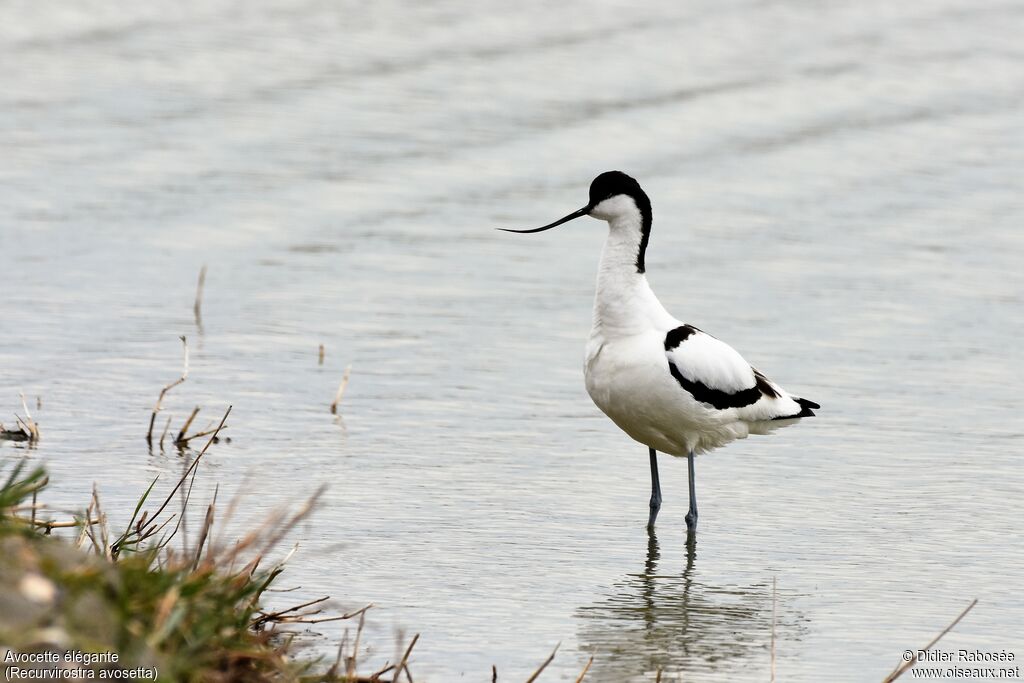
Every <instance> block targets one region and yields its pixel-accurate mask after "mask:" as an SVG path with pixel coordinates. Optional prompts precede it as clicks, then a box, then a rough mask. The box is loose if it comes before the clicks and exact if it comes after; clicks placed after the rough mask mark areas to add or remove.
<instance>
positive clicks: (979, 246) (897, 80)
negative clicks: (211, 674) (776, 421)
mask: <svg viewBox="0 0 1024 683" xmlns="http://www.w3.org/2000/svg"><path fill="white" fill-rule="evenodd" d="M4 14H5V16H6V17H7V19H6V20H5V21H3V22H0V60H2V62H3V64H4V65H5V69H4V72H5V78H4V88H3V90H2V91H0V149H2V150H3V153H2V155H0V178H2V182H0V237H2V241H0V272H2V273H3V281H4V288H3V295H2V296H0V321H2V323H0V325H2V330H3V334H2V335H0V413H2V414H5V415H8V414H10V413H11V412H13V411H14V410H19V411H20V405H19V402H18V399H17V393H18V391H19V390H24V391H25V392H26V393H27V394H28V395H29V396H30V397H31V396H40V397H41V399H42V407H41V408H40V409H38V410H36V411H35V413H36V417H37V418H38V420H39V422H40V423H41V425H42V430H43V439H42V442H41V443H40V444H39V446H38V448H36V449H35V450H32V451H26V450H25V449H24V448H22V447H19V446H16V445H14V444H11V443H9V442H3V443H0V456H2V457H3V459H4V460H5V461H10V460H12V459H15V458H18V457H21V456H23V455H26V454H28V455H29V457H31V458H32V459H33V460H35V461H39V462H43V463H45V464H46V465H47V467H48V468H49V470H50V473H51V479H52V482H53V484H52V488H51V491H50V492H49V494H48V501H49V502H50V503H52V504H54V505H57V506H65V507H80V506H82V505H84V504H85V502H86V500H87V497H88V492H89V489H90V486H91V483H92V482H93V481H94V480H98V481H99V482H100V486H101V493H102V496H103V500H104V503H105V505H106V507H107V508H108V509H109V510H111V513H112V515H114V516H116V515H117V514H118V511H125V510H130V507H131V506H132V505H133V504H134V502H135V500H136V499H137V497H138V495H139V494H140V493H141V492H142V491H143V490H144V489H145V486H146V485H147V484H148V482H149V481H150V480H151V478H152V477H153V476H155V475H156V474H163V475H164V478H165V479H170V478H171V477H173V476H174V474H175V473H176V472H179V471H180V469H181V466H182V462H181V458H180V457H179V456H178V455H177V454H174V453H166V454H162V453H159V452H158V453H156V454H153V455H150V454H148V453H147V449H146V446H145V443H144V441H143V438H142V437H143V435H144V433H145V429H146V426H147V423H148V419H149V410H150V408H151V406H152V403H153V401H154V400H155V398H156V394H157V393H158V391H159V388H160V387H161V386H162V385H164V384H166V383H167V382H169V381H171V380H172V379H174V377H176V375H177V374H178V373H179V372H180V363H181V357H180V353H181V350H180V342H179V341H178V340H177V336H178V335H181V334H185V335H188V338H189V344H190V349H191V366H190V375H189V378H188V380H187V382H186V383H185V384H183V385H181V386H179V387H177V388H175V389H174V390H172V391H171V392H170V394H169V395H168V398H167V400H166V402H165V412H166V414H169V415H171V416H172V420H173V424H174V425H176V426H177V425H180V423H181V421H182V420H183V419H184V417H185V416H186V415H187V414H188V412H189V411H190V410H191V408H192V407H193V406H195V405H201V406H203V412H202V413H201V414H200V415H201V418H203V420H201V422H202V423H203V424H205V422H206V421H209V420H213V419H215V417H219V415H220V413H221V412H222V411H223V410H224V408H225V407H226V406H227V405H228V404H232V405H233V406H234V408H233V411H232V414H231V419H230V421H229V422H230V429H229V433H230V434H231V436H232V442H231V443H230V444H227V443H222V444H219V445H217V446H216V447H214V448H213V449H212V450H211V452H210V453H209V454H208V456H207V457H208V460H207V463H206V465H205V466H204V467H205V472H204V474H203V475H202V477H201V481H203V482H205V485H206V487H207V488H206V489H204V495H205V494H208V493H209V490H208V489H209V487H210V486H212V485H213V484H214V483H216V482H219V483H221V484H222V485H223V487H224V489H226V490H227V491H228V492H234V491H235V490H239V489H240V490H243V491H244V492H245V496H244V498H243V503H242V507H241V510H240V512H239V513H238V519H236V522H237V523H238V525H239V526H241V525H243V524H245V523H247V522H248V521H250V520H251V519H256V518H258V517H259V516H260V515H262V514H263V513H264V512H265V511H266V510H269V509H271V508H274V507H275V506H277V505H280V504H282V503H288V502H292V503H294V502H297V501H299V500H301V499H302V498H303V497H304V496H305V495H307V494H308V493H309V492H310V491H312V490H313V489H314V488H315V487H316V486H317V485H318V484H320V483H328V484H329V489H328V492H327V494H326V497H325V500H324V503H323V505H322V507H321V508H320V509H319V511H318V512H317V513H316V515H315V517H314V518H313V521H312V522H311V523H309V524H307V525H305V526H304V527H303V528H302V529H301V530H300V533H299V534H298V537H299V540H300V550H299V552H298V554H297V555H296V556H295V557H294V558H293V559H292V561H291V563H290V565H289V568H288V571H287V573H286V575H285V576H286V577H287V579H288V581H287V582H286V583H290V584H292V585H299V586H301V587H302V588H301V590H299V591H297V592H295V593H291V594H286V596H283V597H282V599H284V598H285V597H286V598H287V600H288V601H289V602H291V601H292V598H300V597H307V596H308V597H316V596H318V595H323V594H330V595H333V596H335V598H336V599H337V600H338V601H339V602H340V604H341V606H347V607H358V606H361V605H362V604H365V603H368V602H373V603H375V605H376V606H377V607H376V608H375V610H374V611H372V612H371V617H372V618H371V619H370V623H369V632H368V634H367V635H366V636H365V637H364V639H363V643H364V644H365V645H366V648H365V650H366V651H364V652H362V653H361V655H360V657H361V659H362V660H363V661H364V662H366V666H367V668H372V667H373V666H374V665H375V664H380V663H382V662H383V661H384V660H385V659H387V658H389V657H393V656H394V653H393V650H394V630H396V629H401V630H403V631H404V632H405V633H406V634H407V635H408V634H411V633H414V632H418V633H420V634H421V637H420V641H419V644H418V645H417V647H416V650H415V652H414V656H413V660H412V661H413V666H412V670H413V672H414V674H416V676H417V680H421V679H423V680H435V681H440V680H451V679H453V678H456V677H460V676H461V677H464V678H465V680H485V679H486V680H489V675H490V667H491V665H492V664H493V665H496V667H497V669H498V672H499V675H500V679H499V680H519V679H525V678H526V677H527V676H528V675H529V673H530V672H532V671H533V669H534V668H536V666H537V665H538V664H539V663H540V662H542V661H543V660H544V658H545V657H546V656H547V655H548V653H549V652H550V650H551V649H552V648H553V647H554V645H555V644H556V643H558V642H561V647H560V649H559V652H558V655H557V656H556V658H555V660H554V661H553V663H552V664H551V666H550V667H549V669H548V671H547V672H545V674H544V676H543V677H542V679H541V680H575V677H576V675H577V674H578V672H579V671H580V670H581V669H582V667H583V665H584V663H585V662H586V660H587V658H588V657H589V656H590V655H591V654H594V656H595V660H594V666H593V669H592V671H591V673H590V674H589V675H588V680H593V681H634V680H635V681H651V680H653V678H654V672H655V671H656V670H657V669H658V668H663V669H664V670H665V671H666V672H667V674H668V676H667V677H666V678H668V679H670V680H674V679H675V677H678V676H683V677H684V678H685V680H688V681H746V680H750V681H764V680H768V676H769V649H770V638H771V630H772V619H773V617H772V581H773V579H774V580H775V581H776V582H777V605H776V617H775V621H776V638H777V644H776V659H777V671H778V678H779V679H780V680H787V681H821V680H830V681H832V680H834V681H876V680H880V679H881V678H882V677H884V675H885V674H887V673H888V672H889V671H890V670H891V669H892V667H893V666H894V665H896V664H897V663H898V661H899V659H900V654H901V652H902V651H903V650H905V649H907V648H916V647H920V646H922V645H923V644H924V643H925V642H927V641H928V640H929V639H930V638H931V637H932V636H933V635H934V634H935V633H937V632H938V630H939V629H941V627H942V626H944V625H945V624H946V623H948V622H949V621H950V620H951V619H952V617H953V616H955V615H956V614H957V613H958V612H959V611H960V609H962V607H964V606H965V605H966V604H967V603H968V602H969V601H970V600H971V599H972V598H975V597H977V598H979V600H980V603H979V605H978V607H977V608H975V610H974V611H973V612H972V613H971V614H970V615H969V616H968V618H967V619H965V621H964V622H963V623H962V624H961V625H960V626H958V627H957V629H956V631H955V632H954V633H952V634H950V635H949V636H947V638H946V640H944V641H943V643H944V646H945V647H946V649H955V648H957V647H970V648H976V649H982V650H1002V649H1007V650H1011V651H1015V652H1016V654H1017V657H1018V659H1019V658H1020V657H1024V637H1022V636H1021V626H1022V624H1024V597H1022V594H1021V590H1020V589H1021V586H1022V585H1024V549H1022V547H1021V544H1020V542H1019V533H1018V526H1019V523H1018V521H1017V520H1018V519H1019V518H1020V516H1021V500H1022V494H1024V469H1022V468H1021V467H1020V456H1021V447H1022V444H1024V429H1022V428H1021V421H1020V417H1019V416H1020V414H1021V411H1022V410H1024V398H1022V396H1021V393H1020V390H1019V386H1020V382H1021V379H1022V377H1021V373H1020V367H1021V364H1022V362H1024V352H1022V350H1021V347H1020V344H1019V340H1020V339H1021V338H1022V336H1024V316H1022V315H1021V313H1022V309H1021V293H1022V292H1024V276H1022V274H1021V270H1020V266H1021V263H1022V257H1024V233H1022V231H1021V229H1020V226H1021V217H1022V216H1024V199H1022V196H1024V195H1022V192H1021V190H1022V187H1021V181H1020V178H1021V177H1022V174H1024V133H1022V128H1021V126H1020V121H1021V120H1024V119H1022V113H1024V111H1022V110H1024V107H1022V104H1024V102H1022V99H1024V96H1022V93H1024V51H1022V48H1021V46H1020V35H1021V30H1022V29H1024V8H1022V6H1021V5H1020V4H1019V3H1006V4H1001V3H987V4H984V5H979V4H977V3H973V2H967V1H966V0H948V1H941V0H935V1H928V2H918V3H904V4H903V5H893V4H892V3H855V2H845V3H831V4H829V5H828V6H825V7H823V6H819V5H817V4H813V3H802V2H795V1H794V2H781V3H765V2H717V3H711V2H702V3H698V4H696V5H690V6H685V7H676V6H674V5H672V4H670V3H663V6H660V7H658V6H650V7H636V6H634V5H633V4H626V3H619V4H614V3H609V4H605V5H602V6H600V7H594V6H592V5H572V4H569V5H564V4H563V5H562V6H559V7H553V6H551V5H550V4H547V3H539V2H525V3H517V4H516V6H515V7H514V8H509V6H508V5H507V4H504V3H488V4H480V3H475V4H469V3H452V2H449V3H433V4H430V5H429V6H420V5H414V4H413V3H396V2H382V3H375V4H374V5H373V6H372V7H369V6H367V5H365V4H358V5H357V4H355V3H328V2H293V1H280V2H270V1H264V2H258V3H245V4H241V5H239V4H237V3H233V2H225V1H223V0H219V1H215V2H180V3H177V4H176V5H175V6H174V8H171V7H169V6H161V5H159V4H145V3H143V4H140V5H136V6H132V7H125V6H123V5H122V4H120V3H114V2H88V3H76V4H73V5H67V4H53V3H32V2H12V3H7V4H6V5H5V7H4ZM609 168H620V169H622V170H625V171H627V172H630V173H631V174H633V175H635V176H636V177H638V178H639V179H640V181H641V183H642V184H643V185H644V187H645V189H646V190H647V191H648V193H649V194H650V195H651V197H652V200H653V203H654V212H655V222H654V231H653V236H652V242H651V247H650V251H649V252H648V257H647V260H648V270H649V275H650V279H651V282H652V285H653V287H654V289H655V291H656V292H658V294H659V295H660V297H661V298H662V301H663V302H664V303H665V304H666V306H667V308H668V309H669V310H670V311H672V312H673V313H674V314H675V315H676V316H677V317H680V318H682V319H683V320H686V321H688V322H692V323H694V324H697V325H699V326H700V327H702V328H703V329H705V330H707V331H709V332H711V333H712V334H715V335H717V336H720V337H722V338H724V339H726V340H727V341H729V342H730V343H731V344H733V345H734V346H735V347H736V348H738V349H739V350H740V351H741V352H742V353H744V355H745V356H746V357H747V358H748V360H750V361H752V362H753V363H754V364H756V365H757V366H758V367H759V368H761V369H762V370H764V371H765V372H766V373H767V374H768V375H769V376H771V377H773V378H774V379H776V380H778V381H780V382H781V383H782V384H783V385H784V386H786V387H787V388H788V389H790V390H792V391H794V392H797V393H800V394H802V395H804V396H808V397H810V398H812V399H814V400H817V401H819V402H820V403H821V404H822V406H823V408H822V410H821V411H820V414H819V417H818V418H816V419H814V420H807V421H805V422H804V423H803V424H800V425H798V426H796V427H793V428H789V429H786V430H783V431H781V432H778V433H777V434H775V435H773V436H772V437H770V438H751V439H749V440H747V441H744V442H739V443H735V444H733V445H731V446H730V447H728V448H726V449H724V450H721V451H718V452H716V453H714V454H712V455H710V456H707V457H702V458H700V459H699V460H698V463H697V465H698V471H697V476H698V485H699V492H700V501H701V528H700V533H699V535H698V538H697V541H696V544H695V546H690V547H688V546H687V544H686V542H685V541H686V539H685V533H684V531H683V529H684V524H683V515H684V514H685V511H686V493H685V492H686V471H685V465H684V463H683V462H681V461H679V462H677V461H671V460H670V459H668V458H663V460H662V478H663V491H664V493H665V505H664V507H663V510H662V513H661V517H660V519H659V525H658V534H657V536H656V538H654V539H648V537H647V534H646V533H645V531H644V523H645V521H646V515H647V495H648V486H649V483H648V469H647V461H646V452H645V449H644V448H643V447H641V446H638V445H636V444H634V443H631V442H630V441H629V440H628V439H627V438H626V437H625V436H623V435H622V434H620V433H619V432H618V431H617V430H616V429H615V427H614V426H613V425H612V424H611V423H610V422H609V421H607V420H606V419H605V418H604V417H603V416H602V415H600V414H599V412H598V411H597V409H596V408H595V407H594V406H593V405H592V404H591V403H590V401H589V399H588V397H587V396H586V393H585V390H584V388H583V382H582V370H581V365H582V350H583V343H584V340H585V338H586V335H587V332H588V330H589V317H590V305H591V297H592V287H593V279H594V266H595V263H596V259H597V256H598V253H599V250H600V245H601V242H602V239H603V229H602V227H601V224H599V223H598V222H596V221H583V220H581V221H577V222H575V223H573V224H570V225H568V226H566V227H564V228H562V229H560V230H556V231H552V232H550V233H545V234H544V235H537V236H513V235H507V234H504V233H497V232H495V231H494V230H493V228H494V227H496V226H513V227H533V226H535V225H540V224H542V223H546V222H548V221H550V220H553V219H554V218H557V217H559V216H562V215H564V214H565V213H567V212H568V211H570V210H572V209H575V208H577V207H578V206H580V205H581V204H582V203H583V202H584V201H585V197H586V188H587V185H588V183H589V181H590V179H591V178H592V177H593V176H594V175H596V173H598V172H600V171H603V170H606V169H609ZM203 264H206V265H208V267H209V274H208V277H207V281H206V289H205V296H204V301H203V309H202V329H201V330H200V329H197V326H196V324H195V321H194V320H193V316H192V298H193V295H194V291H195V281H196V275H197V273H198V271H199V268H200V266H201V265H203ZM321 343H323V344H325V346H326V359H325V363H324V365H323V366H318V364H317V346H318V345H319V344H321ZM349 364H351V365H352V379H351V383H350V385H349V387H348V389H347V391H346V393H345V396H344V399H343V402H342V413H343V416H342V418H341V419H340V420H337V419H334V418H333V417H332V416H331V415H330V414H329V412H328V410H327V406H328V404H329V403H330V401H331V399H332V397H333V395H334V391H335V389H336V387H337V384H338V382H339V380H340V378H341V376H342V374H343V371H344V368H345V367H346V366H347V365H349ZM5 421H9V419H5ZM341 629H342V627H341V626H339V625H337V624H333V625H323V626H321V627H319V628H318V629H317V630H316V632H317V633H322V634H324V635H326V636H327V637H328V638H326V639H324V640H323V641H322V642H324V643H327V645H324V646H323V648H322V649H324V651H325V652H326V651H328V650H333V642H336V640H337V638H338V637H339V635H340V633H341Z"/></svg>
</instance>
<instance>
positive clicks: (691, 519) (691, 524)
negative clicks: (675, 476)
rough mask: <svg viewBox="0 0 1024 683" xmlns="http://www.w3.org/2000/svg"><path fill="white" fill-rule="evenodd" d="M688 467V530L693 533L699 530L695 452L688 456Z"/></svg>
mask: <svg viewBox="0 0 1024 683" xmlns="http://www.w3.org/2000/svg"><path fill="white" fill-rule="evenodd" d="M686 465H687V469H688V470H689V473H690V511H689V512H687V513H686V529H687V531H693V530H694V529H696V528H697V488H696V482H695V480H694V475H693V451H690V452H689V453H688V454H687V456H686Z"/></svg>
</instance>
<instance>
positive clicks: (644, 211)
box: [633, 193, 654, 273]
mask: <svg viewBox="0 0 1024 683" xmlns="http://www.w3.org/2000/svg"><path fill="white" fill-rule="evenodd" d="M633 201H635V202H636V206H637V208H638V209H640V221H641V222H640V248H639V249H638V250H637V254H636V272H638V273H645V272H647V265H646V264H645V263H644V255H645V254H646V253H647V242H649V241H650V239H651V223H652V221H653V220H654V217H653V215H652V214H651V200H650V199H648V198H647V195H646V194H643V193H641V196H639V197H633Z"/></svg>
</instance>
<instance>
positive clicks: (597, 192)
mask: <svg viewBox="0 0 1024 683" xmlns="http://www.w3.org/2000/svg"><path fill="white" fill-rule="evenodd" d="M620 194H624V195H626V196H627V197H630V198H632V200H633V201H634V202H635V203H636V207H637V208H638V209H640V215H641V217H642V218H643V223H642V225H641V227H640V231H641V234H640V249H639V250H638V252H637V255H636V270H637V272H638V273H643V272H644V271H645V270H646V266H645V265H644V253H645V252H646V251H647V242H648V241H649V240H650V238H651V222H652V220H653V216H652V214H651V200H650V199H649V198H648V197H647V193H646V192H644V191H643V188H641V187H640V183H638V182H637V181H636V178H633V177H632V176H629V175H626V174H625V173H623V172H622V171H605V172H604V173H602V174H601V175H599V176H597V177H596V178H594V180H593V182H591V183H590V203H589V204H588V206H589V207H590V208H594V207H595V206H597V205H598V204H600V203H601V202H603V201H604V200H606V199H608V198H610V197H615V196H616V195H620Z"/></svg>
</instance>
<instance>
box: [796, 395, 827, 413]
mask: <svg viewBox="0 0 1024 683" xmlns="http://www.w3.org/2000/svg"><path fill="white" fill-rule="evenodd" d="M793 400H794V401H796V402H797V403H798V404H799V405H800V413H799V414H797V415H794V416H793V417H814V410H820V409H821V406H820V405H818V404H817V403H815V402H814V401H810V400H808V399H806V398H797V397H796V396H794V397H793ZM812 409H813V410H812Z"/></svg>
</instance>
